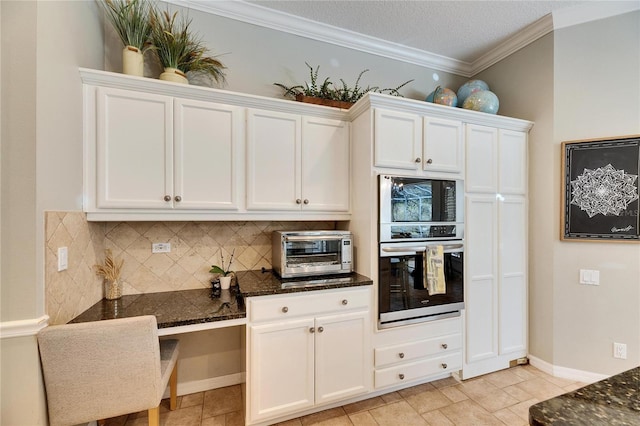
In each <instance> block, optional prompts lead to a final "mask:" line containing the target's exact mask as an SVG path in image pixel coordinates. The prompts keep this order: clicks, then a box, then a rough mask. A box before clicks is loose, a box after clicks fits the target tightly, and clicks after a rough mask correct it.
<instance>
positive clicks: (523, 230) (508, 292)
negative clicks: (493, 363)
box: [498, 196, 527, 356]
mask: <svg viewBox="0 0 640 426" xmlns="http://www.w3.org/2000/svg"><path fill="white" fill-rule="evenodd" d="M498 210H499V212H498V217H499V218H500V219H499V235H500V243H499V247H500V251H499V253H500V263H499V268H500V289H499V294H500V324H499V329H500V354H501V355H502V354H508V353H514V352H520V354H518V355H517V356H524V351H526V349H527V238H526V236H527V203H526V199H525V198H524V197H522V196H508V197H504V199H503V200H502V201H500V204H499V207H498Z"/></svg>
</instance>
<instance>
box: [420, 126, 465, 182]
mask: <svg viewBox="0 0 640 426" xmlns="http://www.w3.org/2000/svg"><path fill="white" fill-rule="evenodd" d="M423 132H424V141H423V148H422V152H424V158H423V160H422V164H423V166H422V168H423V170H425V171H428V172H447V173H461V172H462V171H463V167H464V166H463V164H464V162H463V157H464V150H463V143H462V141H463V138H462V136H463V135H462V122H460V121H457V120H444V119H441V118H430V117H425V118H424V129H423Z"/></svg>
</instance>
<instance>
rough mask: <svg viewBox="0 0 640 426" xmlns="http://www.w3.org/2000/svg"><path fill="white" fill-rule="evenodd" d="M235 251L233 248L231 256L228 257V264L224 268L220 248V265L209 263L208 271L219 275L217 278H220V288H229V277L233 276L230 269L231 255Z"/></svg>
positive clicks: (233, 273)
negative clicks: (209, 268)
mask: <svg viewBox="0 0 640 426" xmlns="http://www.w3.org/2000/svg"><path fill="white" fill-rule="evenodd" d="M235 252H236V250H235V249H233V251H232V252H231V258H230V259H229V264H228V265H227V267H226V268H225V266H224V255H223V254H222V250H221V251H220V264H221V265H222V266H218V265H211V270H209V272H210V273H212V274H218V275H219V277H218V278H219V280H220V288H221V289H222V290H228V289H229V287H230V286H231V278H233V275H235V272H233V271H232V270H231V264H232V263H233V255H234V254H235Z"/></svg>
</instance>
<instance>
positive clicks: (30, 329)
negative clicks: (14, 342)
mask: <svg viewBox="0 0 640 426" xmlns="http://www.w3.org/2000/svg"><path fill="white" fill-rule="evenodd" d="M48 324H49V316H48V315H43V316H41V317H40V318H30V319H26V320H18V321H3V322H0V339H6V338H10V337H25V336H35V335H36V334H38V331H40V330H42V329H43V328H45V327H46V326H47V325H48Z"/></svg>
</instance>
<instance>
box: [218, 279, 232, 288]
mask: <svg viewBox="0 0 640 426" xmlns="http://www.w3.org/2000/svg"><path fill="white" fill-rule="evenodd" d="M231 278H233V277H220V288H221V289H222V290H229V287H231Z"/></svg>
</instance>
